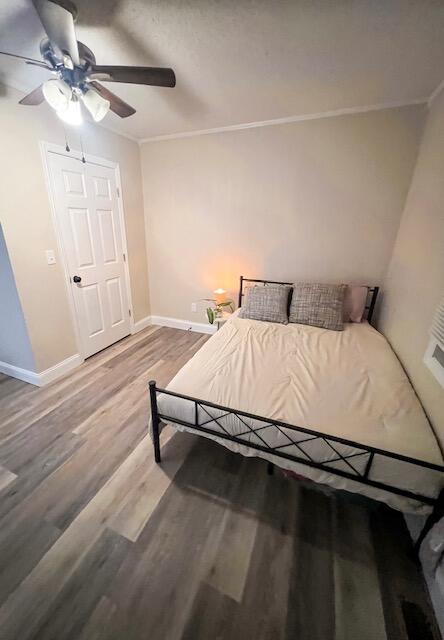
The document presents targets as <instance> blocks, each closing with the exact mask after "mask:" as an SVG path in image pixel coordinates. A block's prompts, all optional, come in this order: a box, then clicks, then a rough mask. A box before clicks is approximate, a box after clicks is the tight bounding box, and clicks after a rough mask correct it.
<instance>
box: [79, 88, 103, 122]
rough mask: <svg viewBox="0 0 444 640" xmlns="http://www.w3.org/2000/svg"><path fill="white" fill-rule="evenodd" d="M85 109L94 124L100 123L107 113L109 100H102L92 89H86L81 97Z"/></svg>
mask: <svg viewBox="0 0 444 640" xmlns="http://www.w3.org/2000/svg"><path fill="white" fill-rule="evenodd" d="M82 100H83V103H84V105H85V107H86V108H87V109H88V111H89V112H90V114H91V115H92V117H93V118H94V121H95V122H100V121H101V120H103V118H104V117H105V116H106V114H107V113H108V111H109V105H110V103H109V100H106V99H105V98H102V96H100V95H99V94H98V93H96V92H95V91H93V90H92V89H87V90H86V91H85V93H84V94H83V95H82Z"/></svg>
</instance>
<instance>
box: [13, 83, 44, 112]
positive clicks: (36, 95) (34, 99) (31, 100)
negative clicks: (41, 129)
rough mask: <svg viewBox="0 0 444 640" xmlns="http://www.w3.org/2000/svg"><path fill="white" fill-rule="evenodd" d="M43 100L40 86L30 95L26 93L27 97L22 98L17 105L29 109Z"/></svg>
mask: <svg viewBox="0 0 444 640" xmlns="http://www.w3.org/2000/svg"><path fill="white" fill-rule="evenodd" d="M44 99H45V96H44V95H43V90H42V85H40V86H39V87H37V89H34V91H31V93H28V95H27V96H25V97H24V98H22V99H21V100H20V102H19V104H25V105H27V106H29V107H35V106H36V105H38V104H41V103H42V102H43V101H44Z"/></svg>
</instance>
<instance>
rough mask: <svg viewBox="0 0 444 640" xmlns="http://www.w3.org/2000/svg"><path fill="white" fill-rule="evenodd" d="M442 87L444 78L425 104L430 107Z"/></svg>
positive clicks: (443, 87) (443, 86)
mask: <svg viewBox="0 0 444 640" xmlns="http://www.w3.org/2000/svg"><path fill="white" fill-rule="evenodd" d="M443 89H444V80H443V81H442V82H440V83H439V85H438V86H437V87H436V89H435V91H434V92H433V93H432V95H431V96H430V98H429V99H428V100H427V106H428V107H429V109H430V107H431V105H432V102H433V101H434V100H435V98H437V97H438V96H439V94H440V93H441V91H442V90H443Z"/></svg>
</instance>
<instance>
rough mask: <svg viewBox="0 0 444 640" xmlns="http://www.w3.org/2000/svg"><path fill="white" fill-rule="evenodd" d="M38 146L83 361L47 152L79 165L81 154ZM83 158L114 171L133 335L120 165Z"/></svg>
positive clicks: (48, 144) (42, 143)
mask: <svg viewBox="0 0 444 640" xmlns="http://www.w3.org/2000/svg"><path fill="white" fill-rule="evenodd" d="M39 147H40V154H41V157H42V163H43V173H44V177H45V185H46V191H47V194H48V198H49V203H50V209H51V218H52V223H53V227H54V231H55V236H56V242H57V249H58V253H59V255H60V259H61V263H62V267H63V273H64V280H65V287H66V292H67V297H68V303H69V310H70V314H71V319H72V323H73V328H74V335H75V340H76V345H77V352H78V353H79V354H80V356H81V358H82V361H83V360H85V353H84V350H83V346H82V340H81V333H80V326H79V319H78V316H77V311H76V306H75V302H74V292H73V288H72V284H71V273H70V270H69V265H68V258H67V253H66V249H65V246H64V242H63V236H62V230H61V228H60V222H59V218H58V215H57V207H56V200H55V194H54V189H53V184H52V180H51V172H50V169H49V154H50V153H54V154H56V155H59V156H65V157H66V158H74V159H75V160H78V161H79V162H82V157H83V154H82V152H81V151H80V150H79V149H71V151H66V149H65V147H62V146H60V145H58V144H54V143H52V142H46V141H44V140H40V141H39ZM86 158H87V159H86V162H87V163H88V162H89V163H91V164H98V165H99V166H103V167H107V168H108V169H113V170H114V175H115V178H116V187H117V207H118V218H119V224H120V232H121V236H122V249H123V252H124V254H125V258H126V259H125V260H124V262H123V267H124V273H125V282H126V287H127V294H128V306H129V310H130V312H131V315H130V319H129V320H130V334H133V333H134V308H133V300H132V295H131V278H130V272H129V258H128V243H127V239H126V226H125V208H124V204H123V192H122V182H121V179H120V166H119V163H118V162H114V161H113V160H107V159H106V158H101V157H99V156H93V155H91V154H89V153H88V154H87V156H86Z"/></svg>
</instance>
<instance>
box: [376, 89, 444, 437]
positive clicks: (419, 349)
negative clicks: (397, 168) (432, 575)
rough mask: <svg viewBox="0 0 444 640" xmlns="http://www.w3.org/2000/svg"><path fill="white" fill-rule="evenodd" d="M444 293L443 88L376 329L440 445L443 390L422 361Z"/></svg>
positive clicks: (430, 123)
mask: <svg viewBox="0 0 444 640" xmlns="http://www.w3.org/2000/svg"><path fill="white" fill-rule="evenodd" d="M443 294H444V92H441V95H440V96H439V97H438V98H437V99H436V100H435V101H434V102H433V104H432V106H431V110H430V113H429V116H428V119H427V124H426V128H425V132H424V137H423V140H422V143H421V147H420V152H419V156H418V162H417V165H416V168H415V172H414V175H413V180H412V184H411V188H410V191H409V194H408V198H407V202H406V206H405V210H404V213H403V216H402V220H401V225H400V228H399V233H398V236H397V239H396V244H395V248H394V252H393V256H392V259H391V262H390V267H389V270H388V274H387V278H386V280H385V283H384V298H383V300H382V305H381V318H380V329H381V330H382V331H383V333H384V334H385V335H386V336H387V338H388V339H389V341H390V342H391V344H392V346H393V348H394V350H395V351H396V353H397V354H398V356H399V358H400V359H401V361H402V363H403V365H404V367H405V369H406V371H407V373H408V375H409V376H410V378H411V381H412V383H413V386H414V387H415V389H416V392H417V393H418V395H419V397H420V399H421V401H422V404H423V406H424V408H425V410H426V412H427V413H428V415H429V418H430V420H431V422H432V424H433V425H434V427H435V430H436V431H437V433H438V435H439V437H440V440H441V442H442V444H443V446H444V390H443V389H442V387H441V386H440V385H439V384H438V382H437V381H436V379H435V378H434V377H433V375H432V373H431V372H430V371H429V369H428V368H427V367H426V365H425V364H424V363H423V356H424V352H425V350H426V347H427V344H428V341H429V329H430V326H431V323H432V319H433V315H434V312H435V309H436V307H437V305H438V302H439V301H440V299H441V298H442V296H443Z"/></svg>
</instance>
